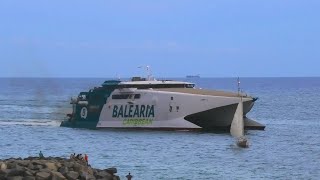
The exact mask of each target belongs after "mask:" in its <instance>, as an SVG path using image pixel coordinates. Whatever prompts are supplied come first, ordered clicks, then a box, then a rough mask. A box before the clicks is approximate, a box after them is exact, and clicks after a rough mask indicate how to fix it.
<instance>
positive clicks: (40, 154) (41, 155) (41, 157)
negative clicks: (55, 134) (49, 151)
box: [39, 151, 44, 159]
mask: <svg viewBox="0 0 320 180" xmlns="http://www.w3.org/2000/svg"><path fill="white" fill-rule="evenodd" d="M39 158H40V159H43V158H44V156H43V154H42V151H40V153H39Z"/></svg>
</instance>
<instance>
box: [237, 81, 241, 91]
mask: <svg viewBox="0 0 320 180" xmlns="http://www.w3.org/2000/svg"><path fill="white" fill-rule="evenodd" d="M237 81H238V96H240V91H241V88H240V78H239V77H238V80H237Z"/></svg>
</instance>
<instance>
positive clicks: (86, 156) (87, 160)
mask: <svg viewBox="0 0 320 180" xmlns="http://www.w3.org/2000/svg"><path fill="white" fill-rule="evenodd" d="M84 161H85V162H86V163H87V166H88V165H89V158H88V155H87V154H84Z"/></svg>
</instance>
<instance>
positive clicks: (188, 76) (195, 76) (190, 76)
mask: <svg viewBox="0 0 320 180" xmlns="http://www.w3.org/2000/svg"><path fill="white" fill-rule="evenodd" d="M186 78H200V74H197V75H187V76H186Z"/></svg>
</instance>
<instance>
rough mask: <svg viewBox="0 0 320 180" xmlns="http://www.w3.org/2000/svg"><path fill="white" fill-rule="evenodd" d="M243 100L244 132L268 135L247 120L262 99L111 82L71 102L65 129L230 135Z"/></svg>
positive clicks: (167, 84) (163, 84) (177, 85)
mask: <svg viewBox="0 0 320 180" xmlns="http://www.w3.org/2000/svg"><path fill="white" fill-rule="evenodd" d="M239 97H242V101H243V117H244V126H245V128H247V129H259V130H263V129H264V128H265V126H264V125H262V124H260V123H258V122H255V121H253V120H250V119H249V118H247V117H246V114H247V113H248V112H249V111H250V110H251V108H252V107H253V105H254V102H255V101H256V100H257V98H254V97H251V96H247V95H244V94H241V93H231V92H224V91H216V90H204V89H198V88H195V84H194V83H189V82H182V81H172V80H155V79H150V78H140V77H134V78H132V79H131V80H130V81H120V80H108V81H105V82H104V83H103V84H102V86H100V87H96V88H93V89H91V90H89V91H88V92H81V93H80V94H79V95H78V97H77V98H72V99H71V104H72V106H73V112H72V113H71V114H68V115H67V116H68V117H69V118H68V120H65V121H63V122H62V123H61V126H63V127H74V128H90V129H99V128H122V129H125V128H127V129H148V130H205V131H212V130H229V129H230V126H231V123H232V120H233V117H234V114H235V112H236V109H237V106H238V103H239Z"/></svg>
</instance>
